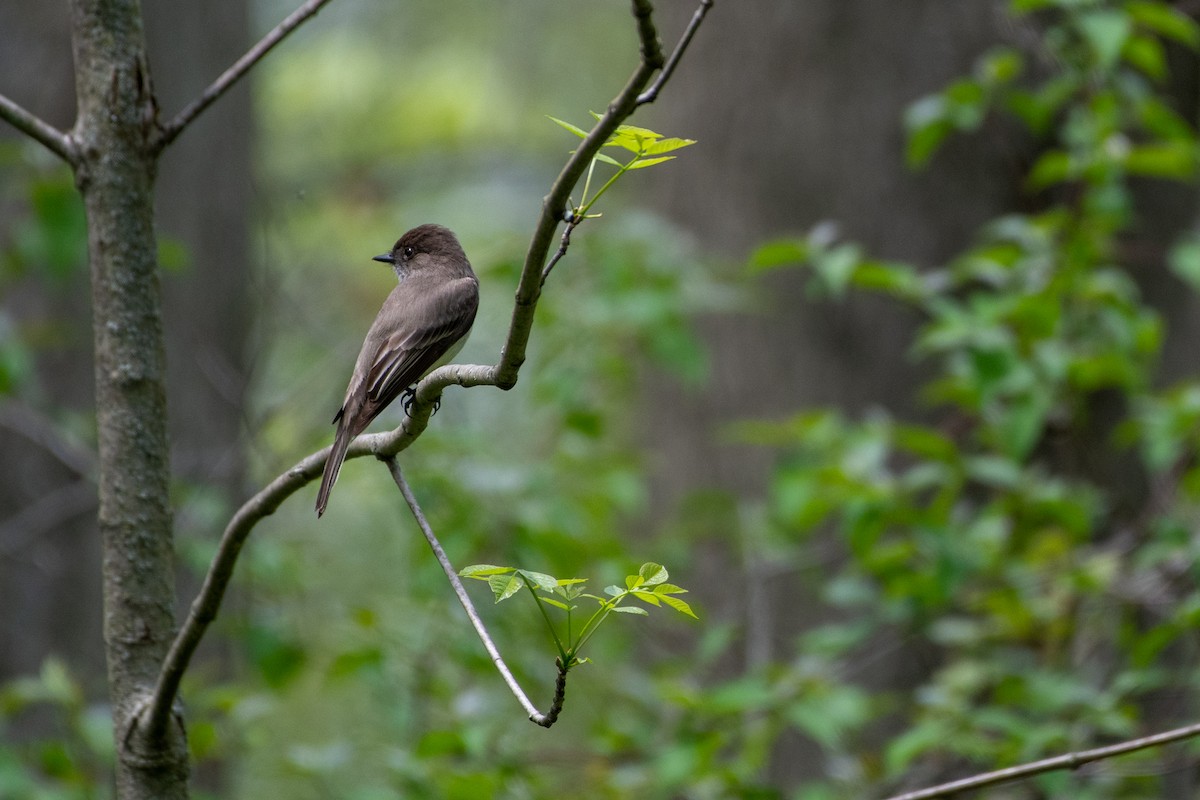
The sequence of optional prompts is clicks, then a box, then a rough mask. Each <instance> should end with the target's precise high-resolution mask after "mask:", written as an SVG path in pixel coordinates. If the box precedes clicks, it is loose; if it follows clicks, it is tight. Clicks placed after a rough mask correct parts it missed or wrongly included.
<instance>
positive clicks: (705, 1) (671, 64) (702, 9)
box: [637, 0, 713, 106]
mask: <svg viewBox="0 0 1200 800" xmlns="http://www.w3.org/2000/svg"><path fill="white" fill-rule="evenodd" d="M712 6H713V0H700V5H699V6H697V7H696V10H695V12H693V14H692V19H691V21H690V22H689V23H688V26H687V28H686V29H685V30H684V32H683V35H682V36H680V37H679V42H678V43H677V44H676V45H675V49H674V50H673V51H671V55H670V56H669V57H668V58H667V63H666V64H664V65H663V68H662V72H660V73H658V77H657V78H656V79H655V80H654V83H653V84H652V85H651V86H650V88H649V89H647V90H646V91H644V92H642V93H641V94H639V95H638V99H637V102H638V105H639V106H641V105H645V104H646V103H653V102H654V101H655V100H657V99H658V93H659V92H661V91H662V88H663V85H664V84H665V83H666V82H667V81H669V80H671V75H672V74H673V73H674V72H675V67H677V66H679V59H681V58H683V53H684V51H685V50H687V48H688V45H689V44H691V43H692V37H693V36H695V35H696V31H697V30H699V28H700V23H701V22H703V21H704V16H705V15H706V14H707V13H708V12H709V10H710V9H711V8H712Z"/></svg>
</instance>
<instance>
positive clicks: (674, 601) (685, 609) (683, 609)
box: [660, 595, 700, 619]
mask: <svg viewBox="0 0 1200 800" xmlns="http://www.w3.org/2000/svg"><path fill="white" fill-rule="evenodd" d="M660 599H661V600H662V601H663V602H664V603H666V604H667V605H669V606H670V607H671V608H673V609H675V610H676V611H678V612H679V613H681V614H687V615H688V616H689V617H691V618H692V619H700V618H699V617H697V616H696V614H695V612H693V611H692V607H691V606H690V605H688V604H687V603H685V602H684V601H682V600H680V599H679V598H678V597H672V596H670V595H663V596H662V597H661V598H660Z"/></svg>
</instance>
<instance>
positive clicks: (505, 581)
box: [488, 575, 525, 603]
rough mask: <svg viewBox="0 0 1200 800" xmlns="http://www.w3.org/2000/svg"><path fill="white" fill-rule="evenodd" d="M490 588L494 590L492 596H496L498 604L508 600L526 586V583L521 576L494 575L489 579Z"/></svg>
mask: <svg viewBox="0 0 1200 800" xmlns="http://www.w3.org/2000/svg"><path fill="white" fill-rule="evenodd" d="M488 586H490V587H491V589H492V594H493V595H495V596H496V602H497V603H499V602H500V601H502V600H507V599H508V598H510V597H512V596H513V595H514V594H516V593H517V592H519V591H521V589H522V588H523V587H524V586H525V581H524V580H523V579H522V578H521V576H520V575H493V576H491V577H490V578H488Z"/></svg>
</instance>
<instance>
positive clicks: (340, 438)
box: [317, 423, 354, 517]
mask: <svg viewBox="0 0 1200 800" xmlns="http://www.w3.org/2000/svg"><path fill="white" fill-rule="evenodd" d="M353 438H354V437H353V436H352V435H351V434H350V430H349V428H348V427H347V426H346V425H345V424H344V423H343V424H341V425H338V429H337V435H336V436H334V438H333V447H332V448H330V450H329V458H328V459H327V460H326V461H325V473H324V474H323V475H322V476H321V488H320V489H318V490H317V517H320V516H321V515H322V514H324V513H325V506H327V505H329V493H330V492H331V491H332V490H333V484H334V483H336V482H337V479H338V473H339V472H341V471H342V462H343V461H345V460H346V448H348V447H350V440H351V439H353Z"/></svg>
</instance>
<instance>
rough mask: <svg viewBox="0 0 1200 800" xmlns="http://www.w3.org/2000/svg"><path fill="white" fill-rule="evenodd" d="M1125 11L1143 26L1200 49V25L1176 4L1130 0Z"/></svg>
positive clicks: (1151, 0) (1152, 0)
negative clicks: (1175, 5)
mask: <svg viewBox="0 0 1200 800" xmlns="http://www.w3.org/2000/svg"><path fill="white" fill-rule="evenodd" d="M1125 13H1127V14H1129V16H1130V17H1131V18H1132V19H1133V21H1134V23H1136V24H1137V25H1139V26H1141V27H1143V28H1148V29H1150V30H1152V31H1154V32H1155V33H1157V34H1160V35H1161V36H1164V37H1165V38H1167V39H1173V40H1175V41H1177V42H1179V43H1180V44H1185V45H1187V46H1188V47H1191V48H1192V49H1200V26H1197V24H1196V21H1195V20H1193V19H1192V18H1191V17H1189V16H1187V15H1186V14H1184V13H1183V12H1181V11H1179V10H1178V9H1176V8H1175V7H1174V6H1170V5H1167V4H1166V3H1162V2H1155V0H1128V2H1126V3H1125Z"/></svg>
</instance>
